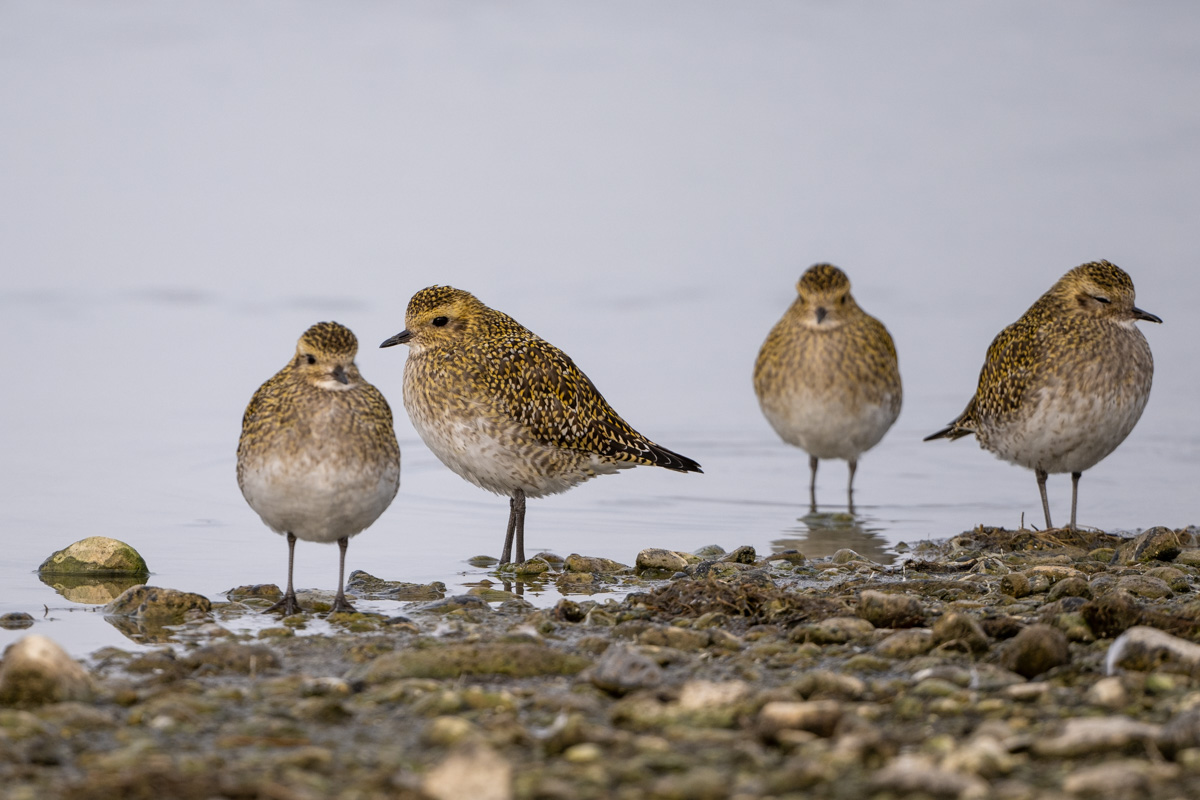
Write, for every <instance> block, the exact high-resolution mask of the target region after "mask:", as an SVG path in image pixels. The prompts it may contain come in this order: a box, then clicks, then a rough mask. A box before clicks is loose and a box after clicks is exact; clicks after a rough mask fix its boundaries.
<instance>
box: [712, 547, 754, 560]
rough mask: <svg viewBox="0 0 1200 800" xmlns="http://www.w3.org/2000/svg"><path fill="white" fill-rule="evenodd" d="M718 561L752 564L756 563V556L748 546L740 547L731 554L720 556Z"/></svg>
mask: <svg viewBox="0 0 1200 800" xmlns="http://www.w3.org/2000/svg"><path fill="white" fill-rule="evenodd" d="M720 560H721V561H728V562H730V563H733V564H753V563H755V562H757V561H758V554H757V553H755V552H754V548H753V547H751V546H750V545H742V546H741V547H739V548H737V549H736V550H734V551H733V552H732V553H729V554H728V555H725V556H722V557H721V558H720Z"/></svg>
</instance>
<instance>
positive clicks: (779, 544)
mask: <svg viewBox="0 0 1200 800" xmlns="http://www.w3.org/2000/svg"><path fill="white" fill-rule="evenodd" d="M796 521H797V522H798V523H800V524H799V525H798V526H796V527H793V528H788V529H787V530H786V531H785V532H784V534H785V535H784V536H783V537H782V538H780V539H773V540H772V541H771V550H772V552H775V553H780V552H783V551H784V550H799V551H800V552H801V553H803V554H804V555H805V556H807V557H808V558H823V557H825V556H831V555H833V554H834V553H836V552H837V551H838V550H841V549H842V548H849V549H851V550H853V551H854V552H856V553H858V554H859V555H861V556H864V557H865V558H869V559H871V560H872V561H874V562H875V563H877V564H891V563H892V562H893V561H895V560H896V554H895V553H894V552H892V551H891V549H890V544H889V543H888V540H887V538H886V537H885V536H884V533H883V531H884V527H883V525H882V523H880V522H879V520H876V519H873V518H871V517H867V516H861V515H858V514H854V513H847V512H845V511H840V512H832V513H831V512H809V513H808V514H805V515H804V516H803V517H800V518H799V519H797V520H796Z"/></svg>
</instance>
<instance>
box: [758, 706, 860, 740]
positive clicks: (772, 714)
mask: <svg viewBox="0 0 1200 800" xmlns="http://www.w3.org/2000/svg"><path fill="white" fill-rule="evenodd" d="M841 718H842V704H841V703H839V702H838V701H836V700H805V701H790V700H775V701H772V702H770V703H767V704H766V705H764V706H763V707H762V710H760V711H759V712H758V723H757V725H758V731H759V735H761V736H762V737H763V738H764V739H778V737H779V733H780V732H781V731H784V730H800V731H808V732H809V733H815V734H816V735H817V736H821V737H824V738H829V737H830V736H832V735H833V729H834V727H836V725H837V723H838V720H840V719H841Z"/></svg>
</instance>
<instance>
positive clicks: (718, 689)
mask: <svg viewBox="0 0 1200 800" xmlns="http://www.w3.org/2000/svg"><path fill="white" fill-rule="evenodd" d="M749 695H750V684H748V683H746V682H745V681H720V682H717V681H700V680H692V681H688V682H687V683H685V684H684V685H683V687H682V688H681V689H680V690H679V701H678V702H679V708H680V709H682V710H684V711H699V710H703V709H707V708H718V707H721V706H731V705H734V704H736V703H740V702H741V701H742V700H745V699H746V698H747V697H748V696H749Z"/></svg>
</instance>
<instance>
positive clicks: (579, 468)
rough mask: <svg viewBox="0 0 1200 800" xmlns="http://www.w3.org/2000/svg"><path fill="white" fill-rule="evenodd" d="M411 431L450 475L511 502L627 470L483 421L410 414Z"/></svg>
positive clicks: (550, 492) (594, 457)
mask: <svg viewBox="0 0 1200 800" xmlns="http://www.w3.org/2000/svg"><path fill="white" fill-rule="evenodd" d="M409 411H410V418H411V419H412V423H413V427H414V428H416V430H417V433H419V434H420V435H421V439H422V440H424V442H425V444H426V446H428V447H429V449H430V450H432V451H433V454H434V455H435V456H437V457H438V460H440V461H441V462H442V463H443V464H445V465H446V466H447V467H449V468H450V469H451V470H452V471H453V472H454V473H455V474H457V475H459V476H460V477H462V478H465V479H466V480H468V481H470V482H471V483H473V484H475V485H476V486H479V487H480V488H483V489H487V490H488V491H489V492H495V493H496V494H500V495H506V496H509V497H511V496H512V495H513V494H514V493H515V492H516V491H517V490H518V489H521V490H523V491H524V492H525V494H526V495H527V496H528V497H542V496H544V495H548V494H558V493H559V492H565V491H566V490H567V489H570V488H571V487H572V486H576V485H578V484H580V483H582V482H583V481H586V480H588V479H589V478H593V477H595V476H596V475H604V474H609V473H613V472H616V471H617V470H618V469H621V468H623V467H632V466H634V465H633V464H627V463H621V462H614V461H612V460H608V459H604V458H601V457H599V456H596V455H594V454H590V453H581V452H578V451H573V450H568V449H565V448H561V447H555V446H553V445H544V444H535V443H529V442H528V441H527V439H528V434H527V433H526V432H524V431H522V430H521V429H520V428H519V427H517V426H515V425H514V426H512V427H505V426H504V425H503V424H502V423H498V422H497V421H495V420H494V419H490V418H487V417H482V416H478V417H461V418H457V419H452V418H449V417H440V418H437V419H434V420H430V419H427V418H426V417H425V416H424V415H422V414H419V413H417V414H414V413H412V408H411V407H410V408H409Z"/></svg>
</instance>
